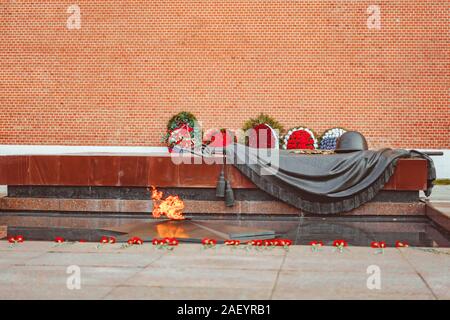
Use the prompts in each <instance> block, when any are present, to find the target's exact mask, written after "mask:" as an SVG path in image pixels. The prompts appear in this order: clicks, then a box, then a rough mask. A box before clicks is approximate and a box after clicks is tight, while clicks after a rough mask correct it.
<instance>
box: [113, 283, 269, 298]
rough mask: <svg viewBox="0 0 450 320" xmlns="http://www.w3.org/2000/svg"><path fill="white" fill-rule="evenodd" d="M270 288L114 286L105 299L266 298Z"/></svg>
mask: <svg viewBox="0 0 450 320" xmlns="http://www.w3.org/2000/svg"><path fill="white" fill-rule="evenodd" d="M269 298H270V290H267V289H261V288H245V289H242V288H240V289H238V290H236V289H235V288H210V287H203V288H201V287H196V288H185V287H134V286H133V287H129V286H125V287H124V286H121V287H117V288H114V289H113V290H112V291H111V293H109V294H108V295H107V296H106V298H105V299H133V300H134V299H136V300H139V299H152V300H165V299H169V300H172V299H177V300H207V299H212V300H214V299H223V300H235V299H236V300H241V299H245V300H247V299H248V300H252V299H253V300H267V299H269Z"/></svg>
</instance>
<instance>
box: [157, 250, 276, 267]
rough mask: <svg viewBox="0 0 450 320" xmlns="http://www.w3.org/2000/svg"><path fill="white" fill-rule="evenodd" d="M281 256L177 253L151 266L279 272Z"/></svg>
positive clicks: (165, 256)
mask: <svg viewBox="0 0 450 320" xmlns="http://www.w3.org/2000/svg"><path fill="white" fill-rule="evenodd" d="M283 258H284V257H283V256H272V255H264V253H262V252H261V254H260V255H256V254H255V253H250V254H249V255H236V256H233V255H220V254H215V255H214V254H213V255H211V256H209V255H206V254H204V255H190V256H188V255H186V256H184V255H183V256H179V255H177V252H173V254H165V255H163V256H162V257H161V259H159V260H158V261H155V262H154V263H153V264H152V266H153V267H159V268H173V267H176V266H184V267H191V268H216V269H237V270H244V269H249V270H279V269H280V266H281V263H282V261H283Z"/></svg>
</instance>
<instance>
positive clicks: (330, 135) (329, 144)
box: [320, 127, 346, 150]
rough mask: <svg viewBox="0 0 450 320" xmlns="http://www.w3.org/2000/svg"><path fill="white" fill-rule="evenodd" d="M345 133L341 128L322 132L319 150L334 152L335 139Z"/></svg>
mask: <svg viewBox="0 0 450 320" xmlns="http://www.w3.org/2000/svg"><path fill="white" fill-rule="evenodd" d="M344 132H346V130H345V129H342V128H337V127H336V128H332V129H329V130H327V131H325V132H324V134H323V135H322V137H320V149H322V150H334V149H336V142H337V139H338V138H339V137H340V136H342V135H343V134H344Z"/></svg>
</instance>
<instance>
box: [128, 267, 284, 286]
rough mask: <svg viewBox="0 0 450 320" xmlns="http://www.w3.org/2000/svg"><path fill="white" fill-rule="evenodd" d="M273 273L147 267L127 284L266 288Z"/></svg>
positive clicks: (273, 277) (272, 284) (202, 268)
mask: <svg viewBox="0 0 450 320" xmlns="http://www.w3.org/2000/svg"><path fill="white" fill-rule="evenodd" d="M276 277H277V271H276V270H244V269H225V268H223V269H217V268H205V267H194V268H186V267H184V266H183V265H178V266H173V267H172V268H159V267H153V266H149V267H147V268H145V269H144V270H142V271H140V272H139V273H137V274H136V275H134V276H133V277H132V278H131V279H129V280H128V281H127V284H128V285H134V286H143V285H145V286H157V287H171V286H177V287H208V288H235V289H245V288H265V289H267V290H270V289H272V288H273V286H274V285H275V280H276Z"/></svg>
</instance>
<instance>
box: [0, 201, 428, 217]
mask: <svg viewBox="0 0 450 320" xmlns="http://www.w3.org/2000/svg"><path fill="white" fill-rule="evenodd" d="M184 203H185V210H184V213H185V214H274V215H299V214H300V213H301V211H300V210H299V209H297V208H294V207H292V206H289V205H287V204H285V203H283V202H281V201H276V200H275V201H236V202H235V205H234V206H233V207H227V206H225V203H224V201H221V200H220V201H208V200H184ZM152 209H153V203H152V201H151V200H122V199H65V198H13V197H5V198H1V199H0V211H54V212H86V213H91V212H105V213H141V214H142V213H151V211H152ZM424 214H425V203H423V202H419V201H417V202H377V201H372V202H368V203H366V204H364V205H362V206H361V207H359V208H357V209H355V210H353V211H350V212H347V213H343V214H341V215H342V216H345V215H357V216H360V215H375V216H377V215H383V216H389V215H396V216H398V215H408V216H414V215H424Z"/></svg>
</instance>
